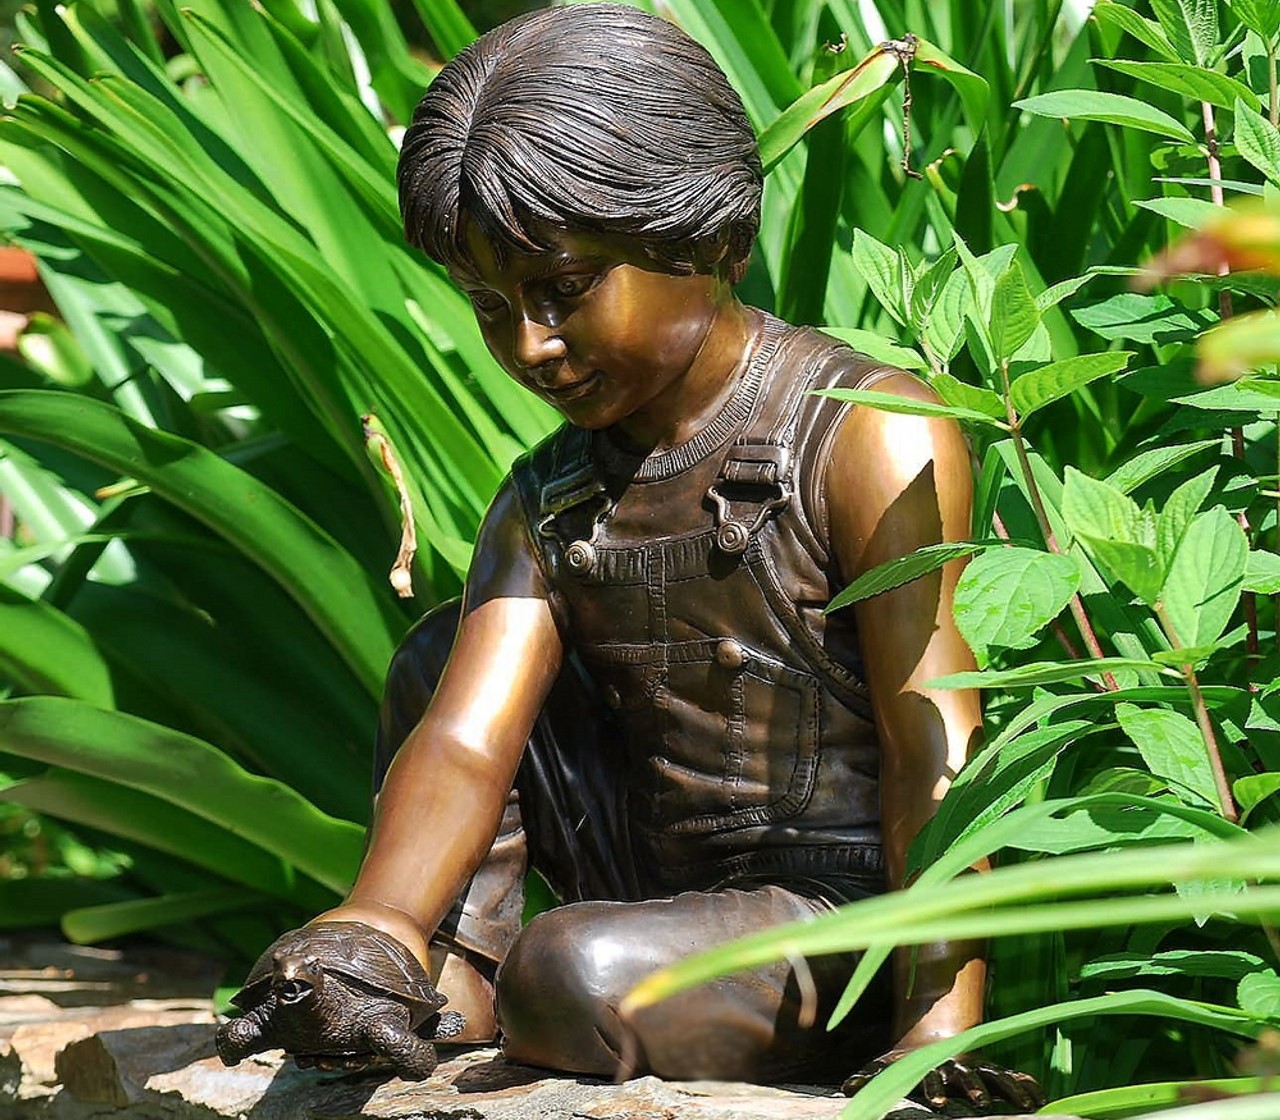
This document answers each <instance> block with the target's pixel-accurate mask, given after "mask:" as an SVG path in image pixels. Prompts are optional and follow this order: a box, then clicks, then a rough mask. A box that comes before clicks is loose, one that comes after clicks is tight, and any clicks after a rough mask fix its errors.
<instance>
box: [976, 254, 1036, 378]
mask: <svg viewBox="0 0 1280 1120" xmlns="http://www.w3.org/2000/svg"><path fill="white" fill-rule="evenodd" d="M1039 323H1040V309H1039V307H1037V306H1036V301H1035V297H1034V296H1032V294H1031V289H1030V288H1028V287H1027V280H1026V277H1025V276H1023V275H1022V266H1021V265H1020V264H1018V262H1017V261H1014V262H1013V263H1012V264H1010V265H1009V267H1008V269H1007V270H1006V271H1005V272H1004V273H1003V274H1002V275H1001V276H1000V278H999V279H998V280H997V281H996V285H995V288H994V289H993V290H992V293H991V319H990V322H989V331H990V336H991V346H992V349H993V351H994V353H995V357H996V359H997V361H1001V360H1003V361H1007V360H1008V359H1010V358H1012V357H1013V356H1014V354H1016V353H1017V352H1018V350H1019V348H1020V347H1021V346H1022V344H1023V343H1024V342H1026V341H1027V339H1029V338H1030V337H1031V335H1032V334H1033V333H1034V331H1035V329H1036V327H1037V326H1038V325H1039Z"/></svg>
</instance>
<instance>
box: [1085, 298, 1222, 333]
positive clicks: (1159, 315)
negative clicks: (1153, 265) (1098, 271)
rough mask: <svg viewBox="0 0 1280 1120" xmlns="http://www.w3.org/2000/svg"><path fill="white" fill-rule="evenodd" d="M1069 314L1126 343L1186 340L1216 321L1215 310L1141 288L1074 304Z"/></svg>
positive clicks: (1094, 330)
mask: <svg viewBox="0 0 1280 1120" xmlns="http://www.w3.org/2000/svg"><path fill="white" fill-rule="evenodd" d="M1070 315H1071V317H1072V318H1073V319H1075V321H1076V322H1077V323H1079V324H1080V325H1081V326H1082V327H1087V328H1088V329H1089V330H1091V331H1093V333H1094V334H1098V335H1101V336H1102V337H1103V338H1117V339H1120V340H1122V341H1123V342H1126V343H1133V342H1147V343H1158V344H1164V343H1168V342H1187V341H1190V340H1191V339H1193V338H1194V337H1195V336H1196V335H1197V334H1199V333H1200V332H1201V331H1202V330H1204V329H1205V328H1206V327H1210V326H1212V325H1213V324H1214V323H1215V322H1217V316H1216V315H1214V314H1213V313H1212V312H1208V311H1197V310H1194V309H1192V308H1189V307H1185V306H1183V305H1182V304H1179V303H1175V302H1174V301H1173V300H1172V299H1170V298H1169V297H1168V296H1166V295H1163V294H1161V295H1153V296H1148V295H1142V294H1140V293H1138V292H1122V293H1121V294H1120V295H1116V296H1112V297H1111V298H1110V299H1105V300H1102V301H1101V302H1100V303H1093V304H1090V305H1089V306H1087V307H1077V308H1074V309H1073V310H1072V311H1071V312H1070Z"/></svg>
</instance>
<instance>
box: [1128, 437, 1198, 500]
mask: <svg viewBox="0 0 1280 1120" xmlns="http://www.w3.org/2000/svg"><path fill="white" fill-rule="evenodd" d="M1221 446H1222V440H1221V439H1202V440H1196V441H1195V442H1194V443H1184V444H1177V445H1175V446H1173V447H1153V448H1151V449H1150V450H1148V451H1143V452H1140V453H1139V454H1137V455H1135V456H1134V457H1133V458H1132V459H1130V460H1128V461H1127V462H1125V463H1122V464H1121V465H1120V466H1118V467H1117V468H1116V469H1115V470H1114V471H1112V472H1111V473H1110V474H1109V475H1108V476H1107V477H1106V479H1105V480H1104V481H1105V482H1106V483H1107V485H1108V486H1112V487H1114V488H1115V489H1117V490H1119V491H1121V492H1122V493H1124V494H1128V493H1130V492H1131V491H1133V490H1136V489H1137V488H1138V487H1139V486H1142V485H1143V484H1144V483H1147V482H1150V481H1151V480H1152V479H1153V478H1156V477H1157V476H1158V475H1160V474H1162V473H1163V472H1164V471H1167V470H1169V469H1170V468H1172V467H1176V466H1177V465H1178V464H1179V463H1182V462H1185V461H1186V460H1187V459H1190V458H1193V457H1194V456H1196V455H1199V454H1201V453H1203V452H1205V451H1208V450H1209V449H1210V448H1218V447H1221Z"/></svg>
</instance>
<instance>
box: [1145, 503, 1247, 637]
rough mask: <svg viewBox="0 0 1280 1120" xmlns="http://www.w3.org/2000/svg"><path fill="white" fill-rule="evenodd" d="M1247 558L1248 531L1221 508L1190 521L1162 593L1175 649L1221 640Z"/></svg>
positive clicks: (1240, 585) (1237, 598) (1238, 589)
mask: <svg viewBox="0 0 1280 1120" xmlns="http://www.w3.org/2000/svg"><path fill="white" fill-rule="evenodd" d="M1248 555H1249V544H1248V541H1246V540H1245V535H1244V530H1243V529H1241V528H1240V525H1239V523H1238V522H1237V521H1236V519H1235V518H1234V517H1232V516H1231V514H1229V513H1228V512H1227V511H1226V510H1225V509H1223V508H1222V507H1221V506H1217V507H1216V508H1214V509H1211V510H1209V511H1208V512H1207V513H1202V514H1200V515H1199V516H1198V517H1196V518H1195V520H1193V521H1192V522H1191V526H1190V528H1188V529H1187V532H1186V535H1185V536H1184V537H1183V538H1182V544H1181V546H1180V547H1179V548H1178V552H1177V555H1176V556H1175V557H1174V558H1173V563H1172V564H1171V565H1170V567H1169V574H1168V575H1167V576H1166V577H1165V582H1164V587H1163V589H1162V590H1161V592H1160V598H1161V599H1162V600H1163V601H1164V609H1165V614H1166V615H1167V616H1168V619H1169V624H1170V625H1171V626H1172V628H1173V632H1174V634H1175V635H1176V636H1177V641H1176V642H1175V645H1179V646H1203V645H1208V644H1210V643H1212V642H1216V641H1217V640H1218V638H1219V637H1220V636H1221V635H1222V632H1223V631H1224V630H1225V629H1226V628H1227V623H1228V622H1230V621H1231V615H1232V614H1233V613H1234V611H1235V608H1236V603H1237V602H1238V601H1239V598H1240V590H1241V587H1242V585H1243V583H1244V570H1245V564H1246V562H1247V560H1248Z"/></svg>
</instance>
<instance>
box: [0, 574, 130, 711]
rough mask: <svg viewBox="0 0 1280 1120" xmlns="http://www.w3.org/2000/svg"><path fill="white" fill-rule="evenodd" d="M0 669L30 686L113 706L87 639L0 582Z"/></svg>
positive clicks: (107, 680) (74, 625)
mask: <svg viewBox="0 0 1280 1120" xmlns="http://www.w3.org/2000/svg"><path fill="white" fill-rule="evenodd" d="M0 672H3V673H4V674H5V675H6V676H8V677H10V678H12V679H14V680H17V681H18V682H19V683H21V684H22V685H23V686H24V687H25V688H28V689H30V690H31V691H33V692H54V693H58V694H59V695H62V696H74V697H77V698H79V699H81V700H87V701H89V703H91V704H99V705H101V706H102V707H105V708H109V707H113V706H114V699H113V695H112V690H111V675H110V673H109V672H108V671H107V666H106V663H105V662H104V661H103V660H102V655H101V654H100V653H99V652H98V650H97V648H96V647H95V646H94V644H93V639H92V638H90V637H89V635H88V634H87V633H86V632H85V630H84V627H82V626H81V625H80V624H79V623H78V622H76V621H75V620H74V619H72V618H69V617H68V616H67V615H65V614H63V613H62V612H61V611H59V610H55V609H54V608H53V607H51V606H49V605H48V604H47V603H42V602H40V601H39V600H36V599H28V598H27V597H26V596H25V595H22V594H20V593H19V592H17V591H14V590H13V589H12V588H9V587H6V586H4V585H3V584H0Z"/></svg>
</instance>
